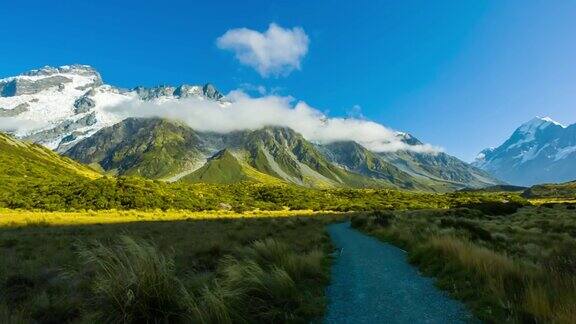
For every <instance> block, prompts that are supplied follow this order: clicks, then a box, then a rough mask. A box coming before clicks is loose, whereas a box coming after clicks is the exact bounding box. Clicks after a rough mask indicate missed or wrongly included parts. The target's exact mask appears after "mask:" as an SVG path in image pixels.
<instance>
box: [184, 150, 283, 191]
mask: <svg viewBox="0 0 576 324" xmlns="http://www.w3.org/2000/svg"><path fill="white" fill-rule="evenodd" d="M181 181H183V182H193V183H197V182H202V183H219V184H229V183H236V182H243V181H251V182H261V183H266V184H282V183H283V182H282V181H281V180H280V179H278V178H275V177H273V176H271V175H268V174H266V173H262V172H259V171H257V170H256V169H254V168H252V167H251V166H250V165H248V164H247V163H244V162H242V161H240V160H238V159H237V158H236V156H234V154H233V153H232V152H231V151H230V150H228V149H224V150H222V151H220V152H218V153H217V154H216V155H214V156H213V157H211V158H210V159H209V160H208V161H207V162H206V164H205V165H204V166H202V167H201V168H200V169H198V170H196V171H194V172H192V173H191V174H189V175H187V176H185V177H183V178H182V180H181Z"/></svg>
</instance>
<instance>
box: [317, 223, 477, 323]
mask: <svg viewBox="0 0 576 324" xmlns="http://www.w3.org/2000/svg"><path fill="white" fill-rule="evenodd" d="M328 232H329V233H330V237H331V238H332V241H333V243H334V244H335V246H336V247H337V248H338V249H339V250H340V252H337V253H338V254H339V255H338V256H337V258H336V260H335V261H334V264H333V266H332V283H331V284H330V286H329V287H328V311H327V315H326V318H325V322H326V323H469V322H475V321H474V320H473V317H472V315H471V314H470V313H469V312H468V311H467V310H466V308H465V307H464V306H463V305H462V304H461V303H459V302H457V301H454V300H452V299H450V298H449V297H448V296H447V295H446V294H445V293H444V292H442V291H440V290H438V289H437V288H436V287H435V286H434V282H433V280H432V279H430V278H426V277H423V276H421V275H420V274H419V273H418V271H417V269H416V268H414V267H413V266H411V265H410V264H409V263H408V262H407V260H406V253H405V252H404V251H402V250H401V249H399V248H397V247H395V246H393V245H390V244H386V243H382V242H380V241H378V240H377V239H375V238H373V237H370V236H367V235H365V234H362V233H360V232H358V231H357V230H355V229H352V228H350V224H349V223H341V224H333V225H330V226H329V227H328Z"/></svg>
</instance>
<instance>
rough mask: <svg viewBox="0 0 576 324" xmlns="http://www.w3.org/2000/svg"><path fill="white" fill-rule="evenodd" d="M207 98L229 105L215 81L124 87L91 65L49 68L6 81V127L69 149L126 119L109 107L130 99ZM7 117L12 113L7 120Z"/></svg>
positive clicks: (0, 95) (1, 110)
mask: <svg viewBox="0 0 576 324" xmlns="http://www.w3.org/2000/svg"><path fill="white" fill-rule="evenodd" d="M189 97H195V98H201V99H209V100H216V101H219V102H221V103H222V104H226V101H225V98H224V96H223V95H222V94H221V93H220V92H218V90H216V89H215V88H214V87H213V86H212V85H210V84H206V85H204V86H197V85H181V86H179V87H171V86H159V87H154V88H145V87H136V88H134V89H131V90H124V89H119V88H116V87H113V86H110V85H106V84H104V83H103V82H102V78H101V77H100V74H99V73H98V72H97V71H96V70H95V69H94V68H92V67H90V66H88V65H70V66H61V67H58V68H55V67H48V66H47V67H44V68H41V69H38V70H32V71H29V72H26V73H23V74H21V75H18V76H15V77H9V78H5V79H0V128H2V129H5V130H8V131H10V132H11V133H13V134H14V135H16V136H17V137H20V138H24V139H27V140H31V141H33V142H37V143H41V144H43V145H45V146H47V147H49V148H51V149H56V150H57V151H59V152H64V151H65V150H66V149H67V148H69V147H70V146H71V145H73V144H74V143H76V142H78V141H79V140H81V139H83V138H86V137H89V136H91V135H92V134H94V133H96V132H97V131H98V130H100V129H102V128H104V127H108V126H111V125H114V124H116V123H118V122H119V121H120V119H119V118H120V117H118V115H117V114H113V113H110V112H109V111H107V109H106V108H107V107H111V106H116V105H119V104H122V103H123V102H127V101H130V100H177V99H180V98H189ZM3 117H10V120H9V121H5V122H3V121H2V119H5V120H6V118H3Z"/></svg>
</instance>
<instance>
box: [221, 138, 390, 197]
mask: <svg viewBox="0 0 576 324" xmlns="http://www.w3.org/2000/svg"><path fill="white" fill-rule="evenodd" d="M231 136H232V137H233V138H236V139H239V140H237V142H236V143H235V146H236V148H237V149H240V150H242V151H243V152H245V155H246V156H245V159H246V161H247V162H248V163H249V164H250V165H251V166H252V167H254V168H255V169H256V170H258V171H260V172H263V173H267V174H270V175H273V176H275V177H277V178H280V179H283V180H285V181H287V182H291V183H295V184H298V185H302V186H307V187H383V186H388V185H389V184H387V183H385V182H383V181H381V180H379V179H371V178H369V177H366V176H363V175H360V174H357V173H354V172H350V171H347V170H345V169H343V168H341V167H338V166H336V165H334V164H333V163H331V162H330V161H328V159H327V158H326V157H325V156H324V155H323V154H322V153H321V152H320V151H319V150H318V149H317V148H316V147H315V146H314V145H313V144H312V143H310V142H308V141H307V140H306V139H304V137H302V135H300V134H298V133H296V132H295V131H293V130H291V129H289V128H284V127H266V128H263V129H259V130H255V131H249V132H241V133H238V134H233V135H231Z"/></svg>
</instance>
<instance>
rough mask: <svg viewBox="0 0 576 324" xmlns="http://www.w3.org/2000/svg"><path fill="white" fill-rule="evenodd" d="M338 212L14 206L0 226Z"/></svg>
mask: <svg viewBox="0 0 576 324" xmlns="http://www.w3.org/2000/svg"><path fill="white" fill-rule="evenodd" d="M326 214H337V213H335V212H318V211H312V210H277V211H247V212H242V213H237V212H233V211H202V212H193V211H185V210H169V211H161V210H156V211H137V210H99V211H76V212H48V211H28V210H14V209H0V227H15V226H16V227H18V226H34V225H42V226H50V225H54V226H65V225H91V224H116V223H132V222H157V221H182V220H210V219H238V218H282V217H293V216H315V215H316V216H317V215H326Z"/></svg>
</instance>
